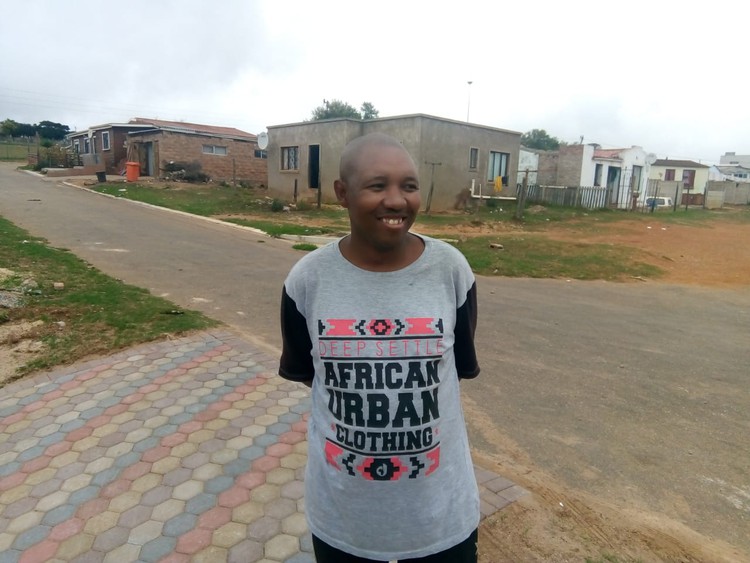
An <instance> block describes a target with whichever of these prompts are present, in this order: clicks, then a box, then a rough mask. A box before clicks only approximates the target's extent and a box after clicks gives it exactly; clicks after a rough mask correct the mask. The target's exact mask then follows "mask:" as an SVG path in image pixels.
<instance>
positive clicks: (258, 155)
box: [255, 149, 268, 158]
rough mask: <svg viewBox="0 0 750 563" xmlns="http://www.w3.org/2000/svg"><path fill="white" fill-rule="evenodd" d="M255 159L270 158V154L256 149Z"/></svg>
mask: <svg viewBox="0 0 750 563" xmlns="http://www.w3.org/2000/svg"><path fill="white" fill-rule="evenodd" d="M255 158H268V152H266V151H262V150H260V149H255Z"/></svg>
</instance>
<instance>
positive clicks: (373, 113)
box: [312, 100, 379, 121]
mask: <svg viewBox="0 0 750 563" xmlns="http://www.w3.org/2000/svg"><path fill="white" fill-rule="evenodd" d="M360 109H361V110H362V112H361V113H360V112H359V111H357V108H355V107H354V106H352V105H350V104H347V103H346V102H342V101H341V100H331V101H330V102H329V101H328V100H323V105H322V106H318V107H316V108H315V109H314V110H313V112H312V120H313V121H320V120H321V119H333V118H334V117H349V118H351V119H374V118H376V117H378V115H379V112H378V110H377V109H375V106H374V105H372V103H371V102H363V103H362V107H361V108H360Z"/></svg>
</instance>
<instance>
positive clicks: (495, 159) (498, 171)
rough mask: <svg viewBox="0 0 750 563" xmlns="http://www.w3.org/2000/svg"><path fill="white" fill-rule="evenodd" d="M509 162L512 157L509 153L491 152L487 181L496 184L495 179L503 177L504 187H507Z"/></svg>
mask: <svg viewBox="0 0 750 563" xmlns="http://www.w3.org/2000/svg"><path fill="white" fill-rule="evenodd" d="M509 161H510V155H509V154H508V153H504V152H495V151H490V161H489V163H488V165H487V181H488V182H494V181H495V178H497V177H498V176H501V177H502V179H503V186H507V185H508V162H509Z"/></svg>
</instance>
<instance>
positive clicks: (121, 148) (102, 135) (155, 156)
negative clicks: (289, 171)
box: [67, 117, 268, 186]
mask: <svg viewBox="0 0 750 563" xmlns="http://www.w3.org/2000/svg"><path fill="white" fill-rule="evenodd" d="M67 140H68V143H69V146H70V148H71V149H72V150H73V151H74V152H75V153H77V154H78V155H80V157H81V161H82V164H83V168H82V169H80V170H79V171H78V172H79V173H80V174H93V173H95V172H100V171H102V172H106V173H107V174H115V175H120V174H123V173H124V172H125V163H126V162H138V163H139V164H140V173H141V176H153V177H164V176H165V167H166V166H167V165H168V164H169V163H175V162H177V163H196V162H197V163H198V164H199V165H200V169H201V171H202V172H203V173H204V174H206V175H208V176H209V177H210V178H211V179H212V180H215V181H222V180H225V181H232V182H240V181H243V182H247V183H248V184H250V185H254V186H261V185H262V186H265V185H266V184H267V182H268V178H267V167H266V153H265V151H263V150H261V149H260V148H259V147H258V140H257V137H256V136H255V135H253V134H252V133H247V132H245V131H241V130H239V129H235V128H233V127H217V126H214V125H202V124H198V123H185V122H182V121H164V120H160V119H148V118H142V117H136V118H134V119H131V120H130V121H129V122H128V123H107V124H104V125H97V126H94V127H90V128H89V129H87V130H86V131H76V132H74V133H70V134H68V135H67Z"/></svg>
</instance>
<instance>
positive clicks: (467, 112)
mask: <svg viewBox="0 0 750 563" xmlns="http://www.w3.org/2000/svg"><path fill="white" fill-rule="evenodd" d="M472 82H473V81H472V80H469V81H467V82H466V83H467V84H468V85H469V101H468V103H467V104H466V123H468V122H469V111H471V83H472Z"/></svg>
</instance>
